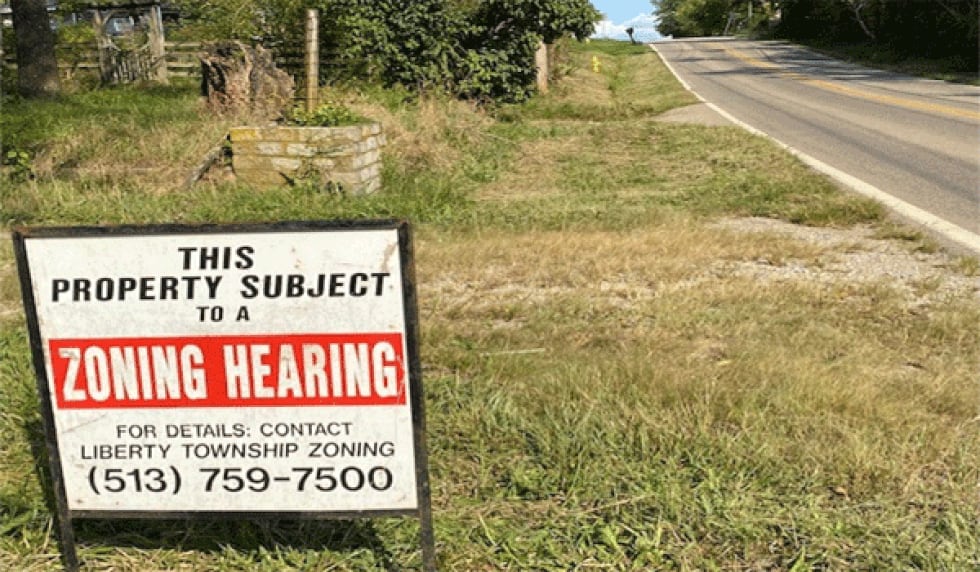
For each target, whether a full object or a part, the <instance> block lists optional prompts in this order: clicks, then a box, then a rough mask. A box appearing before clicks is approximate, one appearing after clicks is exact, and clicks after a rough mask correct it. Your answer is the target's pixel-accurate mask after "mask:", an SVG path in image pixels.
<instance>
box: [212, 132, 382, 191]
mask: <svg viewBox="0 0 980 572" xmlns="http://www.w3.org/2000/svg"><path fill="white" fill-rule="evenodd" d="M384 144H385V136H384V133H382V132H381V125H380V124H379V123H368V124H364V125H353V126H348V127H305V126H304V127H300V126H293V125H270V126H267V127H235V128H233V129H232V130H231V149H232V161H231V164H232V168H233V169H234V170H235V175H236V176H237V177H238V180H239V181H242V182H244V183H246V184H250V185H254V186H256V187H268V186H276V185H283V184H288V183H293V182H298V181H308V180H314V181H317V183H318V184H321V185H322V186H323V188H324V189H327V190H333V191H340V192H345V193H350V194H366V193H373V192H374V191H377V190H378V189H380V188H381V147H383V146H384Z"/></svg>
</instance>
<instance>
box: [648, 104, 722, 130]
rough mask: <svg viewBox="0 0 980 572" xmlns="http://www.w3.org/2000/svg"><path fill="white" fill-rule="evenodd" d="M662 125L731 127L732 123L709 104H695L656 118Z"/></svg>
mask: <svg viewBox="0 0 980 572" xmlns="http://www.w3.org/2000/svg"><path fill="white" fill-rule="evenodd" d="M654 119H655V120H656V121H659V122H662V123H694V124H697V125H717V126H725V125H727V126H731V125H732V122H731V121H729V120H728V119H725V118H724V117H722V116H721V114H719V113H718V112H717V111H715V110H714V109H711V107H709V106H708V105H707V104H704V103H695V104H694V105H688V106H685V107H678V108H677V109H671V110H670V111H665V112H663V113H661V114H660V115H657V116H656V117H655V118H654Z"/></svg>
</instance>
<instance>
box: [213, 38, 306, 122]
mask: <svg viewBox="0 0 980 572" xmlns="http://www.w3.org/2000/svg"><path fill="white" fill-rule="evenodd" d="M200 60H201V95H203V96H204V97H205V98H206V99H207V106H208V108H209V109H211V110H212V111H214V112H215V113H219V114H233V115H239V114H242V113H248V114H251V115H254V116H257V117H260V118H264V119H275V118H278V117H279V116H280V115H281V114H282V111H283V110H284V109H285V108H286V107H287V106H288V105H290V104H291V103H292V101H293V89H294V85H293V78H292V77H290V76H289V74H287V73H286V72H284V71H282V70H280V69H278V68H277V67H276V64H275V62H274V61H273V59H272V52H270V51H268V50H266V49H264V48H263V47H261V46H256V47H254V48H252V47H250V46H246V45H245V44H243V43H241V42H219V43H215V44H212V45H209V46H206V47H205V51H204V53H203V54H202V55H201V56H200Z"/></svg>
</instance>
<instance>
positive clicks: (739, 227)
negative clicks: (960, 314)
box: [709, 218, 980, 308]
mask: <svg viewBox="0 0 980 572" xmlns="http://www.w3.org/2000/svg"><path fill="white" fill-rule="evenodd" d="M714 226H716V227H718V228H724V229H728V230H735V231H737V232H739V233H746V234H760V233H762V234H775V235H779V236H781V237H790V238H793V239H796V240H800V241H803V242H806V243H809V244H812V245H815V246H819V247H822V248H824V249H826V251H825V254H823V255H822V256H819V257H817V258H816V259H815V260H808V261H806V262H804V261H796V260H788V261H772V260H768V259H766V258H759V259H756V260H751V261H744V260H743V261H719V262H717V263H715V264H713V265H712V267H711V270H710V271H709V274H713V275H718V274H719V273H720V274H724V275H728V276H732V275H734V276H744V277H750V278H753V279H756V280H760V281H767V282H786V281H801V282H802V281H805V282H809V283H814V284H820V285H825V286H833V285H840V284H845V283H846V284H886V285H888V286H889V287H892V288H896V289H898V290H899V291H901V292H903V293H904V294H905V298H906V300H907V304H908V306H909V307H911V308H921V307H924V306H929V305H932V304H934V303H938V302H942V301H946V300H949V299H952V298H955V297H962V296H973V297H974V298H976V299H978V300H980V275H972V276H971V275H967V274H966V273H963V272H958V271H956V270H955V261H954V259H953V258H952V257H951V256H950V255H948V254H946V253H943V252H912V251H910V250H908V249H907V248H904V247H903V246H904V245H903V244H902V243H901V242H899V241H897V240H882V239H878V238H875V237H874V230H873V229H872V228H870V227H863V226H862V227H855V228H849V229H832V228H814V227H807V226H800V225H795V224H790V223H786V222H783V221H779V220H773V219H767V218H738V219H725V220H722V221H720V222H718V223H716V224H715V225H714Z"/></svg>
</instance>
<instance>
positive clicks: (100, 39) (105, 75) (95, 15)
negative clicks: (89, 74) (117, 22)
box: [92, 8, 114, 84]
mask: <svg viewBox="0 0 980 572" xmlns="http://www.w3.org/2000/svg"><path fill="white" fill-rule="evenodd" d="M92 27H93V28H95V42H96V45H97V46H98V51H99V79H100V80H101V81H102V83H103V84H106V83H109V82H111V81H112V70H113V67H114V66H113V62H112V60H113V59H114V58H112V54H111V53H109V51H110V46H111V42H109V39H108V38H107V37H106V30H105V21H104V20H103V18H102V10H99V9H98V8H96V9H95V10H93V11H92Z"/></svg>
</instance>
